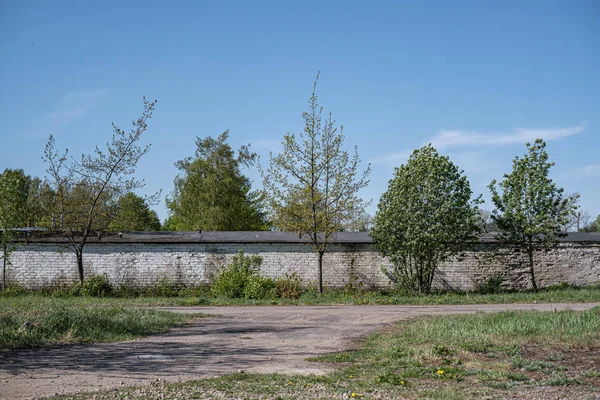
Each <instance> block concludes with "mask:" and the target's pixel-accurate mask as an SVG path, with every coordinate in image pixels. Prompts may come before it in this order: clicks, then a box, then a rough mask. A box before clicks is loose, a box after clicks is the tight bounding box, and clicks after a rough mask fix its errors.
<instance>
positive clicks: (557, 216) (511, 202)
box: [489, 139, 579, 290]
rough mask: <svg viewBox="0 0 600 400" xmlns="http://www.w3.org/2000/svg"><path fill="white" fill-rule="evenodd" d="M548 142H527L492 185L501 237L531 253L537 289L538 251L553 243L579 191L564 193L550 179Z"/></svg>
mask: <svg viewBox="0 0 600 400" xmlns="http://www.w3.org/2000/svg"><path fill="white" fill-rule="evenodd" d="M553 165H554V163H552V162H549V161H548V154H547V153H546V143H545V142H544V141H543V140H542V139H537V140H536V141H535V142H534V143H533V144H530V143H527V153H526V154H525V155H524V156H523V157H515V159H514V160H513V170H512V172H511V173H510V174H505V175H504V179H503V180H502V182H500V183H499V184H498V188H496V181H495V180H493V181H492V182H491V183H490V185H489V188H490V190H491V192H492V202H493V203H494V205H495V207H496V209H495V210H494V211H493V214H492V218H493V219H494V221H495V222H496V224H497V225H498V228H500V230H501V233H500V234H499V236H498V237H499V239H501V240H503V241H504V242H506V243H510V244H511V245H514V246H517V247H519V248H522V249H524V250H525V252H526V253H527V256H528V263H529V271H530V275H531V286H532V288H533V289H534V290H537V283H536V280H535V270H534V255H533V253H534V251H535V249H536V248H538V247H546V248H548V247H551V246H553V245H554V244H555V243H556V242H557V238H559V237H562V236H564V235H565V234H564V233H563V232H562V229H563V227H564V226H565V224H567V223H568V222H569V220H570V219H571V217H572V215H573V214H574V212H575V209H576V205H575V203H576V201H577V199H578V197H579V195H578V194H574V195H573V196H564V195H563V192H564V191H563V189H560V188H557V187H556V185H555V184H554V182H552V179H550V177H549V174H550V168H551V167H552V166H553Z"/></svg>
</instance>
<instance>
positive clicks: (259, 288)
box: [244, 274, 277, 300]
mask: <svg viewBox="0 0 600 400" xmlns="http://www.w3.org/2000/svg"><path fill="white" fill-rule="evenodd" d="M244 297H245V298H246V299H253V300H261V299H268V298H275V297H277V284H276V283H275V281H274V280H273V279H272V278H270V277H268V276H261V275H258V274H256V275H250V276H249V277H248V281H247V282H246V287H245V288H244Z"/></svg>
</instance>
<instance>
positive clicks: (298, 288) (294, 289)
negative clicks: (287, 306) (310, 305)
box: [277, 272, 302, 299]
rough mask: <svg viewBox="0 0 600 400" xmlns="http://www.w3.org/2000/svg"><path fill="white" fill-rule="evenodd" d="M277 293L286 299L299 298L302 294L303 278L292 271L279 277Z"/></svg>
mask: <svg viewBox="0 0 600 400" xmlns="http://www.w3.org/2000/svg"><path fill="white" fill-rule="evenodd" d="M277 293H278V294H279V296H280V297H281V298H284V299H298V298H300V295H301V294H302V279H300V276H299V275H298V274H297V273H295V272H292V273H291V274H290V273H287V274H285V275H284V276H283V277H281V278H279V279H277Z"/></svg>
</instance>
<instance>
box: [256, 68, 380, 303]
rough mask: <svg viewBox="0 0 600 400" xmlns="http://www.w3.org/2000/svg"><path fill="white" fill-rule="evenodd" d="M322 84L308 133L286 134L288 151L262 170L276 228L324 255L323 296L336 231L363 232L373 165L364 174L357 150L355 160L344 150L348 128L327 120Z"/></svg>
mask: <svg viewBox="0 0 600 400" xmlns="http://www.w3.org/2000/svg"><path fill="white" fill-rule="evenodd" d="M318 78H319V76H318V75H317V80H318ZM317 80H315V84H314V87H313V93H312V96H311V97H310V101H309V110H308V112H304V113H303V115H302V116H303V118H304V132H303V133H300V135H299V137H296V136H295V135H293V134H289V133H288V134H287V135H285V136H284V141H283V151H282V152H281V153H279V154H277V155H276V156H273V154H271V155H270V159H269V167H268V168H267V169H266V170H263V169H262V168H260V170H261V175H262V178H263V186H264V189H265V195H266V198H267V201H268V207H269V209H270V212H271V216H272V219H273V225H274V226H275V228H277V229H279V230H282V231H291V232H297V233H298V234H299V235H303V234H306V235H308V237H309V238H310V242H311V244H312V246H313V249H314V251H315V252H316V253H317V254H318V260H319V261H318V262H319V263H318V271H317V278H318V290H319V292H320V293H321V292H323V256H324V254H325V252H326V251H327V246H328V244H329V243H330V242H331V240H332V238H333V236H334V235H335V233H336V232H338V231H343V230H355V229H357V228H358V227H357V226H356V225H357V224H358V218H357V217H358V216H360V215H361V214H362V213H363V212H364V206H365V202H364V201H363V200H362V199H361V198H359V197H358V195H357V194H358V191H359V190H360V189H362V188H364V187H365V186H367V184H368V179H367V178H368V175H369V172H370V167H367V168H366V170H365V171H364V172H363V173H362V174H360V173H359V164H360V158H359V156H358V152H357V150H356V148H355V151H354V154H353V155H352V156H351V155H349V154H348V152H347V151H345V150H343V148H342V145H343V143H344V135H343V128H342V127H340V128H339V129H338V128H337V127H336V126H335V121H334V120H333V119H332V117H331V114H330V115H329V117H328V118H327V119H325V120H323V118H322V108H321V107H320V106H319V105H318V103H317V96H316V94H315V91H316V87H317Z"/></svg>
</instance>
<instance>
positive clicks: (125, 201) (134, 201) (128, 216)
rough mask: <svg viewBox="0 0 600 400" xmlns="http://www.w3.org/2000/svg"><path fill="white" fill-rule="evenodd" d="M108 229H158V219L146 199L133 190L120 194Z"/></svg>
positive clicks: (130, 230) (129, 230)
mask: <svg viewBox="0 0 600 400" xmlns="http://www.w3.org/2000/svg"><path fill="white" fill-rule="evenodd" d="M115 208H116V210H115V214H114V217H113V219H112V221H111V222H110V224H109V226H108V229H109V230H111V231H128V232H132V231H158V230H160V220H159V219H158V215H157V214H156V211H154V210H151V209H150V207H149V206H148V204H147V202H146V199H144V198H143V197H140V196H138V195H136V194H135V193H133V192H130V193H127V194H126V195H124V196H122V197H121V198H120V199H119V200H118V201H117V205H116V207H115Z"/></svg>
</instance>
